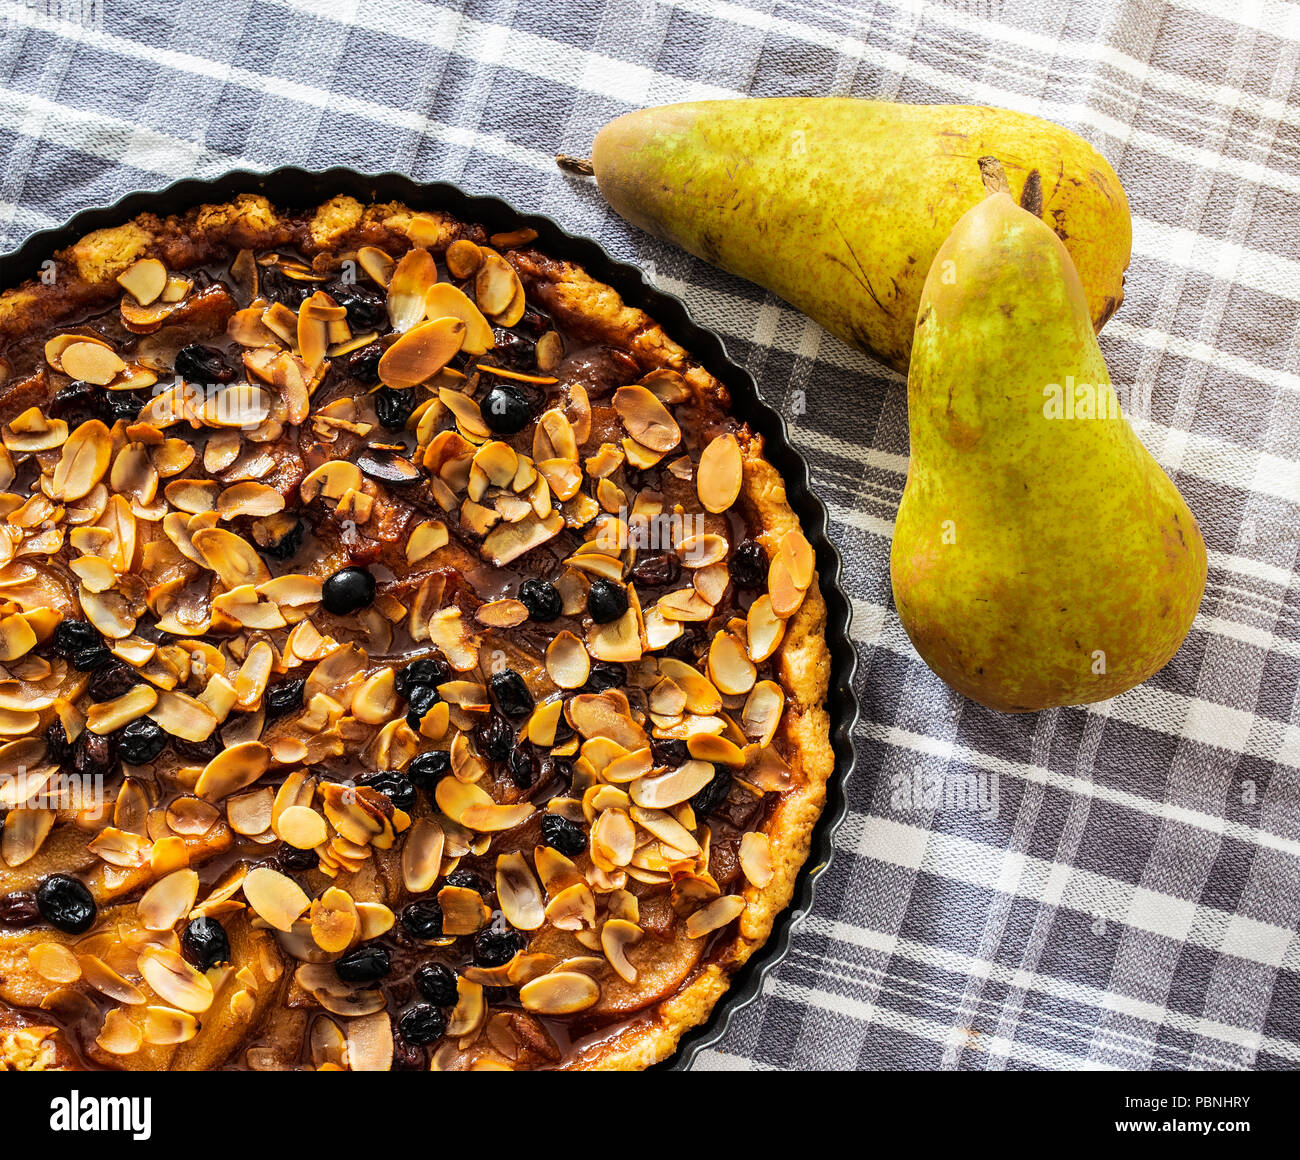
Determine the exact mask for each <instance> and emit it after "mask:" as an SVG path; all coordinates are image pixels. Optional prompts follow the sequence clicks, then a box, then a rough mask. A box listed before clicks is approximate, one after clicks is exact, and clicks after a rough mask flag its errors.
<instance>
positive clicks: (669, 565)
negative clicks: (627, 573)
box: [631, 552, 682, 588]
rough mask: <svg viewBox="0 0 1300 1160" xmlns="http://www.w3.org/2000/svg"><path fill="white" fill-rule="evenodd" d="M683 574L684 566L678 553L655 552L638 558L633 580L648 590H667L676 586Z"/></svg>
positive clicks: (632, 576)
mask: <svg viewBox="0 0 1300 1160" xmlns="http://www.w3.org/2000/svg"><path fill="white" fill-rule="evenodd" d="M681 574H682V565H681V561H679V560H678V559H677V553H676V552H655V553H652V554H650V555H642V556H638V557H637V561H636V564H635V565H634V567H633V568H632V572H631V579H633V580H635V581H636V582H637V583H638V584H640V585H642V586H644V587H646V588H665V587H667V586H668V585H669V584H676V583H677V578H678V577H679V576H680V575H681Z"/></svg>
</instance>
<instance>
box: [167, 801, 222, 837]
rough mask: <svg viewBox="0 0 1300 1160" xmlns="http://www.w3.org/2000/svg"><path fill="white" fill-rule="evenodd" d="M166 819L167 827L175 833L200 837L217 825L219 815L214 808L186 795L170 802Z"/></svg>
mask: <svg viewBox="0 0 1300 1160" xmlns="http://www.w3.org/2000/svg"><path fill="white" fill-rule="evenodd" d="M166 817H167V825H168V827H169V828H170V829H171V830H173V831H174V832H175V833H177V834H182V835H185V836H187V837H202V836H203V835H204V834H206V833H208V831H209V830H211V829H212V827H213V826H214V825H216V824H217V821H218V820H219V819H220V817H221V815H220V813H219V812H218V810H217V808H216V806H214V805H212V804H210V803H209V802H205V801H203V800H201V799H200V798H196V797H190V796H188V795H186V796H182V797H178V798H174V799H173V800H172V803H171V804H170V805H169V806H168V807H167V814H166Z"/></svg>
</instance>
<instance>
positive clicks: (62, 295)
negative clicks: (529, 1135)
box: [0, 196, 833, 1071]
mask: <svg viewBox="0 0 1300 1160" xmlns="http://www.w3.org/2000/svg"><path fill="white" fill-rule="evenodd" d="M535 238H536V235H535V234H534V233H533V231H531V230H518V231H515V232H513V233H509V234H494V235H491V236H489V235H488V234H487V233H486V232H485V231H484V230H483V229H482V228H480V227H478V226H475V225H467V224H465V223H462V222H459V221H457V220H454V219H453V218H451V217H449V216H446V215H444V214H439V213H416V212H412V211H411V210H409V209H408V208H406V207H405V206H403V205H400V204H386V205H368V206H366V205H362V204H360V203H358V202H356V201H354V200H352V199H350V198H344V197H340V198H335V199H334V200H332V201H330V202H327V203H326V204H324V205H322V206H320V207H318V208H316V209H314V210H311V211H307V212H282V211H280V210H279V209H277V208H276V207H275V206H273V205H271V204H269V203H268V202H267V201H266V200H264V199H262V198H260V197H255V196H242V197H240V198H237V199H236V200H235V201H233V202H230V203H227V204H223V205H207V206H202V207H199V208H197V209H194V210H191V211H189V212H188V213H186V214H184V215H181V216H176V217H170V218H160V217H154V216H151V215H144V216H141V217H139V218H137V219H135V220H134V221H131V222H129V223H127V224H125V225H122V226H120V227H117V228H114V229H108V230H101V231H98V232H96V233H93V234H90V235H88V236H86V237H84V238H82V239H81V240H80V241H79V242H78V243H76V244H75V245H73V246H71V247H70V248H69V249H67V250H66V251H63V252H61V253H59V254H56V255H55V256H54V259H53V261H52V262H49V263H46V265H45V267H44V273H43V274H42V277H41V278H40V279H38V280H35V281H33V282H30V283H26V284H24V285H22V286H19V287H16V288H14V289H12V290H9V291H7V292H6V293H5V294H4V295H3V296H0V352H2V357H3V363H2V365H0V375H2V376H3V385H2V386H0V441H2V445H0V810H3V811H4V823H3V833H2V834H0V1067H5V1068H19V1069H37V1068H69V1069H77V1068H129V1069H163V1068H166V1069H172V1070H178V1069H189V1070H203V1069H212V1068H222V1067H236V1068H251V1069H255V1070H283V1069H300V1070H309V1069H316V1070H335V1071H337V1070H347V1069H351V1070H355V1071H361V1070H387V1069H390V1068H391V1069H398V1068H401V1069H430V1070H435V1071H438V1070H493V1069H496V1070H501V1069H505V1070H524V1069H544V1068H594V1067H607V1068H627V1069H630V1068H637V1067H644V1066H647V1065H648V1064H650V1063H653V1062H655V1061H656V1060H659V1059H663V1058H664V1057H666V1056H667V1055H668V1054H670V1053H671V1052H672V1050H673V1048H674V1047H675V1045H676V1043H677V1041H678V1039H679V1037H680V1036H681V1034H682V1033H683V1032H684V1031H685V1030H686V1029H688V1028H689V1027H691V1026H693V1025H695V1024H698V1023H699V1022H701V1021H702V1020H703V1019H704V1018H705V1017H706V1016H707V1015H708V1013H709V1011H710V1009H711V1008H712V1006H713V1004H714V1003H715V1002H716V1001H717V1000H718V999H719V998H720V997H721V996H722V995H723V993H724V992H725V991H726V989H727V987H728V984H729V981H730V978H731V976H732V974H733V973H734V972H735V970H736V969H737V967H739V965H740V964H741V963H743V962H744V961H745V960H746V958H747V957H748V956H749V955H750V954H751V953H752V952H753V950H754V949H755V948H756V947H758V946H759V945H761V944H762V942H763V941H764V939H765V938H766V937H767V936H768V934H769V932H770V930H771V927H772V922H773V919H774V917H775V915H776V914H777V913H778V912H779V911H780V909H781V908H782V907H784V906H785V905H786V904H787V902H788V901H789V899H790V895H791V892H792V889H793V884H794V880H795V875H796V873H797V871H798V869H799V867H800V865H801V864H802V863H803V861H804V858H805V856H806V854H807V851H808V842H809V835H810V831H811V828H812V824H813V822H814V821H815V819H816V817H817V815H818V813H819V811H820V809H821V807H822V804H823V799H824V791H825V783H826V779H827V777H828V775H829V773H830V771H831V769H832V765H833V757H832V753H831V750H830V746H829V742H828V736H827V732H828V730H827V716H826V713H825V710H824V706H823V703H824V699H825V694H826V688H827V675H828V670H829V656H828V652H827V649H826V643H825V637H824V626H825V606H824V604H823V602H822V598H821V595H820V593H819V591H818V585H817V575H816V572H815V568H814V559H813V552H812V550H811V548H810V546H809V544H808V541H807V540H806V539H805V538H804V535H803V534H802V532H801V531H800V528H799V523H798V520H797V519H796V517H795V515H794V513H793V512H792V511H791V508H790V506H789V504H788V503H787V501H786V495H785V490H784V487H783V484H782V481H781V478H780V476H779V475H778V473H777V472H776V471H775V470H774V468H773V467H772V466H771V465H770V464H769V463H768V462H767V461H766V460H765V458H764V456H763V446H762V440H761V439H760V438H759V437H758V436H757V435H755V434H754V433H752V432H751V431H750V430H749V429H748V427H747V426H746V424H745V423H744V421H743V419H741V418H740V417H739V416H737V415H734V414H732V413H731V411H730V403H729V399H728V396H727V393H726V391H725V389H724V388H723V387H722V385H721V384H719V383H718V382H717V381H716V380H715V379H713V378H712V377H711V376H710V375H709V374H708V373H707V372H706V371H705V370H704V369H703V368H701V367H700V366H699V365H697V364H696V363H694V362H692V360H691V358H690V356H689V354H688V353H687V352H686V351H684V350H683V349H682V348H681V347H679V346H678V345H677V344H675V343H674V342H673V341H672V340H671V339H670V338H669V337H668V336H667V335H666V334H665V333H664V332H663V331H662V330H661V329H660V327H659V326H658V325H657V324H656V323H655V322H654V320H653V319H651V318H649V317H648V316H646V315H645V314H644V313H642V312H641V311H640V310H637V309H634V308H632V307H630V306H627V305H625V304H624V303H623V302H622V301H621V300H620V299H619V297H618V295H617V294H616V293H615V291H614V290H612V289H611V288H610V287H608V286H606V285H603V284H601V283H599V282H597V281H595V280H593V279H592V278H590V277H589V276H588V275H587V274H586V273H585V272H584V271H583V270H582V269H580V268H578V267H577V266H575V265H573V264H571V263H569V262H566V261H562V260H559V259H558V258H555V257H553V256H550V255H548V254H545V253H542V252H539V251H538V250H537V249H535V248H534V247H533V245H532V243H533V242H534V241H535Z"/></svg>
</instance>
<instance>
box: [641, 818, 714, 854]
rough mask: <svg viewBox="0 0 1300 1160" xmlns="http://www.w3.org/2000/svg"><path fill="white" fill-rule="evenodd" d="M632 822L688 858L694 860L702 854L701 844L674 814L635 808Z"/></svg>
mask: <svg viewBox="0 0 1300 1160" xmlns="http://www.w3.org/2000/svg"><path fill="white" fill-rule="evenodd" d="M632 820H633V821H634V822H636V824H637V825H638V826H640V827H641V828H642V829H643V830H645V831H646V832H647V833H649V834H653V835H654V836H655V837H656V838H658V839H659V840H660V841H661V842H663V843H664V844H665V845H667V846H671V847H672V848H673V849H674V850H678V851H680V852H681V853H682V854H684V855H686V856H687V857H691V858H694V857H698V855H699V854H700V844H699V842H697V841H696V840H695V837H694V835H692V834H691V832H690V831H689V830H688V829H687V828H686V827H685V826H683V825H682V824H681V822H679V821H678V820H677V819H676V818H674V817H673V816H672V814H670V813H667V812H666V811H664V810H647V809H642V808H641V807H640V806H633V807H632Z"/></svg>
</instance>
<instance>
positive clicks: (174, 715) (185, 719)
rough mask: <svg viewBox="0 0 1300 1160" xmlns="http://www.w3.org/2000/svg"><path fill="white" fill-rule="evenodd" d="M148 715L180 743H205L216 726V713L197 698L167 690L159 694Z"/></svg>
mask: <svg viewBox="0 0 1300 1160" xmlns="http://www.w3.org/2000/svg"><path fill="white" fill-rule="evenodd" d="M148 715H149V718H150V719H151V720H152V721H154V722H155V723H156V724H158V725H160V726H161V727H162V728H163V730H164V731H165V732H166V733H169V734H170V735H171V736H172V737H179V738H180V739H181V740H182V741H193V742H200V741H206V740H207V739H208V738H209V737H211V736H212V734H213V733H214V732H215V731H216V728H217V724H218V722H217V715H216V713H215V712H213V710H212V709H211V708H209V707H208V706H207V705H206V704H204V703H203V702H202V701H200V700H198V698H196V697H191V696H190V695H189V694H188V693H178V692H174V691H168V690H163V691H160V692H159V694H158V703H157V704H156V705H155V706H154V707H153V708H152V709H150V710H149V714H148Z"/></svg>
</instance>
